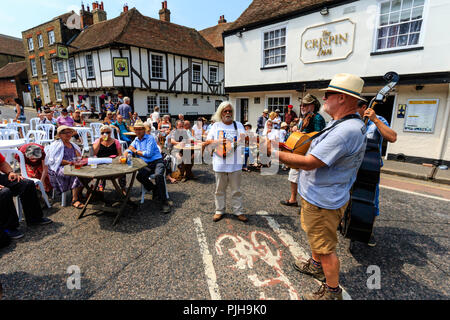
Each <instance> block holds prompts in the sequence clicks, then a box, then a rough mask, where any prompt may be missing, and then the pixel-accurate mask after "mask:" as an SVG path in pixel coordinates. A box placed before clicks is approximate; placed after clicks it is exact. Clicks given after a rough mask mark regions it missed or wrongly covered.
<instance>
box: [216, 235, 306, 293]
mask: <svg viewBox="0 0 450 320" xmlns="http://www.w3.org/2000/svg"><path fill="white" fill-rule="evenodd" d="M227 240H230V241H231V242H232V243H233V244H234V247H231V248H229V249H228V252H229V254H230V256H231V257H232V258H233V260H234V261H235V264H234V265H231V266H230V267H231V268H232V269H242V270H244V269H248V270H252V271H253V273H251V274H249V275H248V278H249V279H250V281H251V282H252V283H253V285H254V286H255V287H257V288H261V289H262V290H261V292H260V299H263V300H269V299H276V298H275V297H274V298H271V297H268V296H266V292H265V290H264V289H263V288H267V287H270V286H275V285H282V286H283V287H285V288H286V289H287V292H288V294H289V297H290V299H291V300H299V299H300V295H299V294H298V292H297V290H295V288H294V287H293V285H292V283H291V282H290V281H289V278H288V277H287V276H286V275H285V273H284V272H283V270H282V267H281V258H282V251H281V250H280V248H279V245H278V243H277V242H276V241H275V239H274V238H272V237H271V236H270V235H268V234H267V233H265V232H263V231H252V232H250V234H249V236H248V240H247V239H244V238H243V237H241V236H238V235H233V234H222V235H220V236H219V237H218V238H217V240H216V245H215V246H216V253H217V254H218V255H220V256H221V255H223V254H224V251H223V249H222V246H225V242H226V241H227ZM268 243H271V244H272V245H273V247H275V252H273V251H272V249H271V248H270V246H269V244H268ZM259 260H261V261H263V262H265V263H266V264H267V265H269V266H270V267H271V268H273V269H274V271H275V272H276V275H277V276H276V277H273V278H269V279H263V280H260V276H259V275H258V274H257V272H256V270H255V269H254V268H253V267H254V266H255V263H256V262H257V261H259Z"/></svg>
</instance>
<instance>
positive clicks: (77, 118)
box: [72, 110, 84, 127]
mask: <svg viewBox="0 0 450 320" xmlns="http://www.w3.org/2000/svg"><path fill="white" fill-rule="evenodd" d="M72 119H73V122H74V123H75V126H77V127H81V126H83V122H84V117H83V115H82V114H81V111H80V110H75V112H74V113H73V116H72Z"/></svg>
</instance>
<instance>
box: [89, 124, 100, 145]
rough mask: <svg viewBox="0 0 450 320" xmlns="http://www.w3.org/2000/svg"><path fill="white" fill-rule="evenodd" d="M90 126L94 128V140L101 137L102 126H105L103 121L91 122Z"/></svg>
mask: <svg viewBox="0 0 450 320" xmlns="http://www.w3.org/2000/svg"><path fill="white" fill-rule="evenodd" d="M89 126H90V127H91V129H92V139H93V141H94V140H96V139H98V138H100V128H101V127H102V126H103V123H100V122H91V123H90V124H89Z"/></svg>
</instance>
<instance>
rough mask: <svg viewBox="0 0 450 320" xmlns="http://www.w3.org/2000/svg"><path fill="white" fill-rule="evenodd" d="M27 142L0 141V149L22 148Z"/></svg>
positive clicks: (19, 140)
mask: <svg viewBox="0 0 450 320" xmlns="http://www.w3.org/2000/svg"><path fill="white" fill-rule="evenodd" d="M25 143H27V141H26V140H25V139H18V140H0V149H11V148H17V147H21V146H23V145H24V144H25Z"/></svg>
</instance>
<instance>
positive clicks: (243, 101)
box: [240, 99, 248, 124]
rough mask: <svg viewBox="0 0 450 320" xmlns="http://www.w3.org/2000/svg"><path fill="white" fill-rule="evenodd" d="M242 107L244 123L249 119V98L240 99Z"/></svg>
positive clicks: (242, 121) (242, 120)
mask: <svg viewBox="0 0 450 320" xmlns="http://www.w3.org/2000/svg"><path fill="white" fill-rule="evenodd" d="M240 107H241V108H240V109H241V119H240V121H241V123H242V124H244V123H246V122H247V121H248V99H240Z"/></svg>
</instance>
